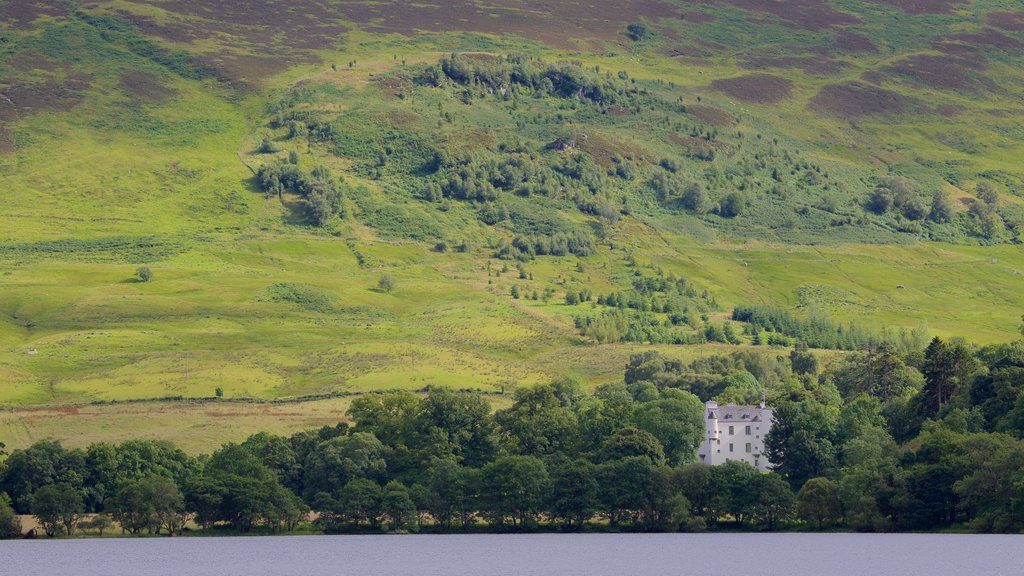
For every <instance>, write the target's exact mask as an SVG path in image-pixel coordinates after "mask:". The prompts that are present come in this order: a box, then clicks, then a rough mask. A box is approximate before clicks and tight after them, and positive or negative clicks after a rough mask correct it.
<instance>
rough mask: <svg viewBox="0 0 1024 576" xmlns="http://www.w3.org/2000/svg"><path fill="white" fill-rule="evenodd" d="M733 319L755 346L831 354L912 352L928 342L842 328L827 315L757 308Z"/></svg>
mask: <svg viewBox="0 0 1024 576" xmlns="http://www.w3.org/2000/svg"><path fill="white" fill-rule="evenodd" d="M732 319H733V320H735V321H737V322H746V323H747V327H746V328H745V330H746V331H747V332H748V333H750V334H751V335H752V337H753V338H754V344H764V343H767V344H781V345H783V346H788V345H790V344H792V343H793V342H802V343H804V344H806V345H808V346H810V347H812V348H828V349H831V350H864V349H867V348H873V347H877V346H881V345H883V344H885V345H893V346H898V347H900V348H901V349H903V350H910V349H912V348H914V347H917V348H920V347H922V346H923V345H924V342H923V341H922V339H923V338H925V334H924V331H923V330H916V329H915V330H901V331H897V332H892V331H883V330H875V329H871V328H865V327H863V326H860V325H858V324H856V323H853V322H851V323H849V324H845V325H844V324H840V323H837V322H835V321H834V320H832V319H831V318H829V317H828V316H827V315H825V314H823V313H813V312H812V313H811V314H809V315H807V317H800V316H797V315H795V314H793V313H792V312H789V311H788V310H785V309H783V308H778V307H775V306H766V305H756V304H755V305H742V304H741V305H738V306H736V307H735V308H733V311H732Z"/></svg>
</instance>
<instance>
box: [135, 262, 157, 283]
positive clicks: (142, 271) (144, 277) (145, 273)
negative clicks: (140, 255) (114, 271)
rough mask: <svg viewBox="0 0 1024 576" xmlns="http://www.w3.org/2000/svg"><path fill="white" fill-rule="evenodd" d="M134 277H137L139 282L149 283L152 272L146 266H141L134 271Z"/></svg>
mask: <svg viewBox="0 0 1024 576" xmlns="http://www.w3.org/2000/svg"><path fill="white" fill-rule="evenodd" d="M135 276H136V277H138V279H139V282H149V281H150V280H152V279H153V271H152V270H150V269H149V268H148V267H146V266H141V267H139V268H138V269H137V270H136V271H135Z"/></svg>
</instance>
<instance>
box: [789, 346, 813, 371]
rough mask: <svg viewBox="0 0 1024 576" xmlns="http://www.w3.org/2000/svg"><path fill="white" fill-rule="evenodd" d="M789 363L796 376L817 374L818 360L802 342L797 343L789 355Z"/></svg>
mask: <svg viewBox="0 0 1024 576" xmlns="http://www.w3.org/2000/svg"><path fill="white" fill-rule="evenodd" d="M789 362H790V364H791V365H792V366H793V372H795V373H797V374H810V375H812V376H813V375H817V374H818V358H817V356H815V355H814V353H813V352H811V351H810V349H809V348H808V347H807V344H804V343H803V342H797V343H796V346H794V347H793V350H792V351H791V352H790V353H789Z"/></svg>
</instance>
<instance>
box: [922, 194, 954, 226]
mask: <svg viewBox="0 0 1024 576" xmlns="http://www.w3.org/2000/svg"><path fill="white" fill-rule="evenodd" d="M928 219H929V220H931V221H932V222H937V223H939V224H945V223H946V222H950V221H951V220H953V204H951V203H950V201H949V197H947V196H946V193H945V192H943V191H942V190H936V191H935V193H934V194H933V195H932V206H931V209H930V210H929V211H928Z"/></svg>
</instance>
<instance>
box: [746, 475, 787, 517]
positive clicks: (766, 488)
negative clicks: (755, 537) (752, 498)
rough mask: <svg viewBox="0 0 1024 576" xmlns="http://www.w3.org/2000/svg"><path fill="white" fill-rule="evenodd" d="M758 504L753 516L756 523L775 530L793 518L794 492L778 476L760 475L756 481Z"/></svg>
mask: <svg viewBox="0 0 1024 576" xmlns="http://www.w3.org/2000/svg"><path fill="white" fill-rule="evenodd" d="M753 484H754V486H753V488H754V490H755V492H756V494H757V496H756V498H757V502H756V504H755V505H754V508H753V512H752V514H751V516H752V517H753V518H754V520H755V521H756V522H758V523H759V524H761V525H763V526H765V527H766V528H768V530H775V528H776V527H777V526H778V525H779V523H780V522H785V521H786V520H789V519H790V518H792V517H793V504H794V498H793V491H792V490H790V488H789V485H788V484H786V481H785V480H783V479H782V478H780V477H779V476H778V475H777V474H759V475H758V476H757V479H756V480H755V481H754V483H753Z"/></svg>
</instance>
